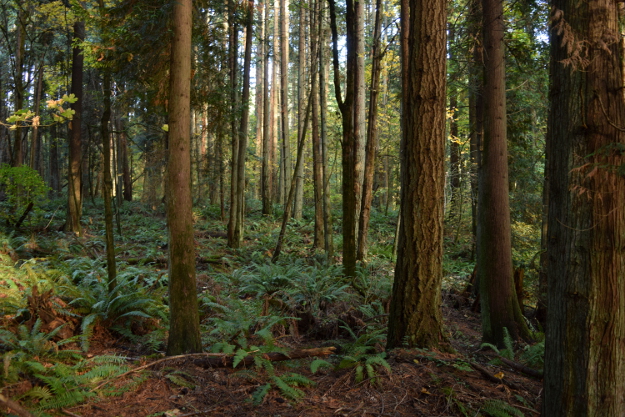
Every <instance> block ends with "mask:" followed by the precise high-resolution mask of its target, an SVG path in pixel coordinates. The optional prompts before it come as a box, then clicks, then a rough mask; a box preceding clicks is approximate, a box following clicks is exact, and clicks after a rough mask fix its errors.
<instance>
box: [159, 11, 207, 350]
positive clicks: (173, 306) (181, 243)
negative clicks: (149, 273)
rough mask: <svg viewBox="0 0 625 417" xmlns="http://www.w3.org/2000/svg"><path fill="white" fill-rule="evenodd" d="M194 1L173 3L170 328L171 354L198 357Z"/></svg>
mask: <svg viewBox="0 0 625 417" xmlns="http://www.w3.org/2000/svg"><path fill="white" fill-rule="evenodd" d="M192 13H193V4H192V1H191V0H178V1H177V2H176V3H175V4H174V12H173V14H174V16H173V39H172V48H171V65H170V87H169V147H168V148H169V156H168V158H167V184H168V185H167V197H168V198H167V225H168V229H169V308H170V314H171V318H170V327H169V338H168V341H167V355H179V354H182V353H191V352H200V351H201V350H202V341H201V338H200V319H199V312H198V303H197V289H196V282H195V242H194V240H193V213H192V204H193V203H192V195H191V171H190V169H191V161H190V158H191V149H190V130H189V129H190V122H191V120H190V119H191V108H190V103H191V94H190V93H191V26H192V20H191V19H192Z"/></svg>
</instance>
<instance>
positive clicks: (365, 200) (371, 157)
mask: <svg viewBox="0 0 625 417" xmlns="http://www.w3.org/2000/svg"><path fill="white" fill-rule="evenodd" d="M382 13H383V11H382V0H376V12H375V27H374V29H373V51H372V55H373V57H372V63H371V93H370V96H369V123H368V124H367V144H366V149H365V169H364V177H363V187H362V204H361V209H360V218H359V228H358V229H359V233H358V251H357V253H356V259H357V260H359V261H364V259H365V258H366V256H367V237H368V235H369V218H370V217H371V201H372V199H373V176H374V175H375V159H376V152H377V148H378V97H379V88H380V70H381V66H380V61H381V60H382V52H381V51H380V31H381V24H382Z"/></svg>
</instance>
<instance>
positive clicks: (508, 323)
mask: <svg viewBox="0 0 625 417" xmlns="http://www.w3.org/2000/svg"><path fill="white" fill-rule="evenodd" d="M482 5H483V11H484V57H485V65H484V67H485V77H484V78H485V85H484V108H485V114H484V138H483V139H484V140H483V155H482V165H481V174H480V181H479V182H480V183H479V196H478V224H477V227H478V241H479V243H478V252H477V274H478V279H479V283H480V297H481V304H482V336H483V340H484V342H488V343H493V344H496V345H500V346H501V345H503V341H504V329H506V328H507V329H508V332H509V333H510V335H511V336H512V338H513V339H516V338H518V337H523V338H524V339H530V334H529V330H528V328H527V325H526V324H525V320H524V318H523V315H522V314H521V309H520V307H519V303H518V300H517V297H516V292H515V290H514V281H513V279H512V242H511V231H510V204H509V196H508V151H507V143H506V91H505V86H506V83H505V62H504V43H503V38H504V33H505V28H504V21H503V1H502V0H483V2H482Z"/></svg>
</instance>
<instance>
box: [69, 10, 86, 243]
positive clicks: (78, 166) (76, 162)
mask: <svg viewBox="0 0 625 417" xmlns="http://www.w3.org/2000/svg"><path fill="white" fill-rule="evenodd" d="M84 39H85V22H76V23H74V40H75V41H76V42H82V41H84ZM83 65H84V57H83V54H82V49H81V48H80V47H79V46H76V47H74V49H73V61H72V94H74V95H75V96H76V98H77V101H76V102H75V103H72V104H71V108H72V109H73V110H74V112H75V113H74V118H73V120H72V121H71V126H70V139H69V169H68V175H69V178H68V190H67V194H68V202H67V207H68V210H67V224H66V230H67V231H69V232H73V233H76V234H78V235H81V234H82V228H81V226H80V218H81V217H82V138H81V136H82V132H81V124H82V106H83V94H82V91H83V85H82V82H83Z"/></svg>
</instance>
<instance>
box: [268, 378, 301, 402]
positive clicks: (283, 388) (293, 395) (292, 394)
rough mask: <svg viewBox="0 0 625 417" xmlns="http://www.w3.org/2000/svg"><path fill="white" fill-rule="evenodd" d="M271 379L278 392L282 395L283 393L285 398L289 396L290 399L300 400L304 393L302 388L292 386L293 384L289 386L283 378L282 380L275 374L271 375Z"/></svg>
mask: <svg viewBox="0 0 625 417" xmlns="http://www.w3.org/2000/svg"><path fill="white" fill-rule="evenodd" d="M271 380H272V381H273V383H274V384H275V385H276V387H278V389H279V390H280V392H282V395H284V396H285V397H287V398H290V399H291V400H294V401H297V400H300V399H301V398H303V397H304V395H305V394H304V392H303V391H302V390H300V389H297V388H294V387H293V386H291V384H289V383H288V382H286V381H285V380H283V379H282V378H281V377H279V376H277V375H273V376H272V377H271ZM293 385H296V384H293Z"/></svg>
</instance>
